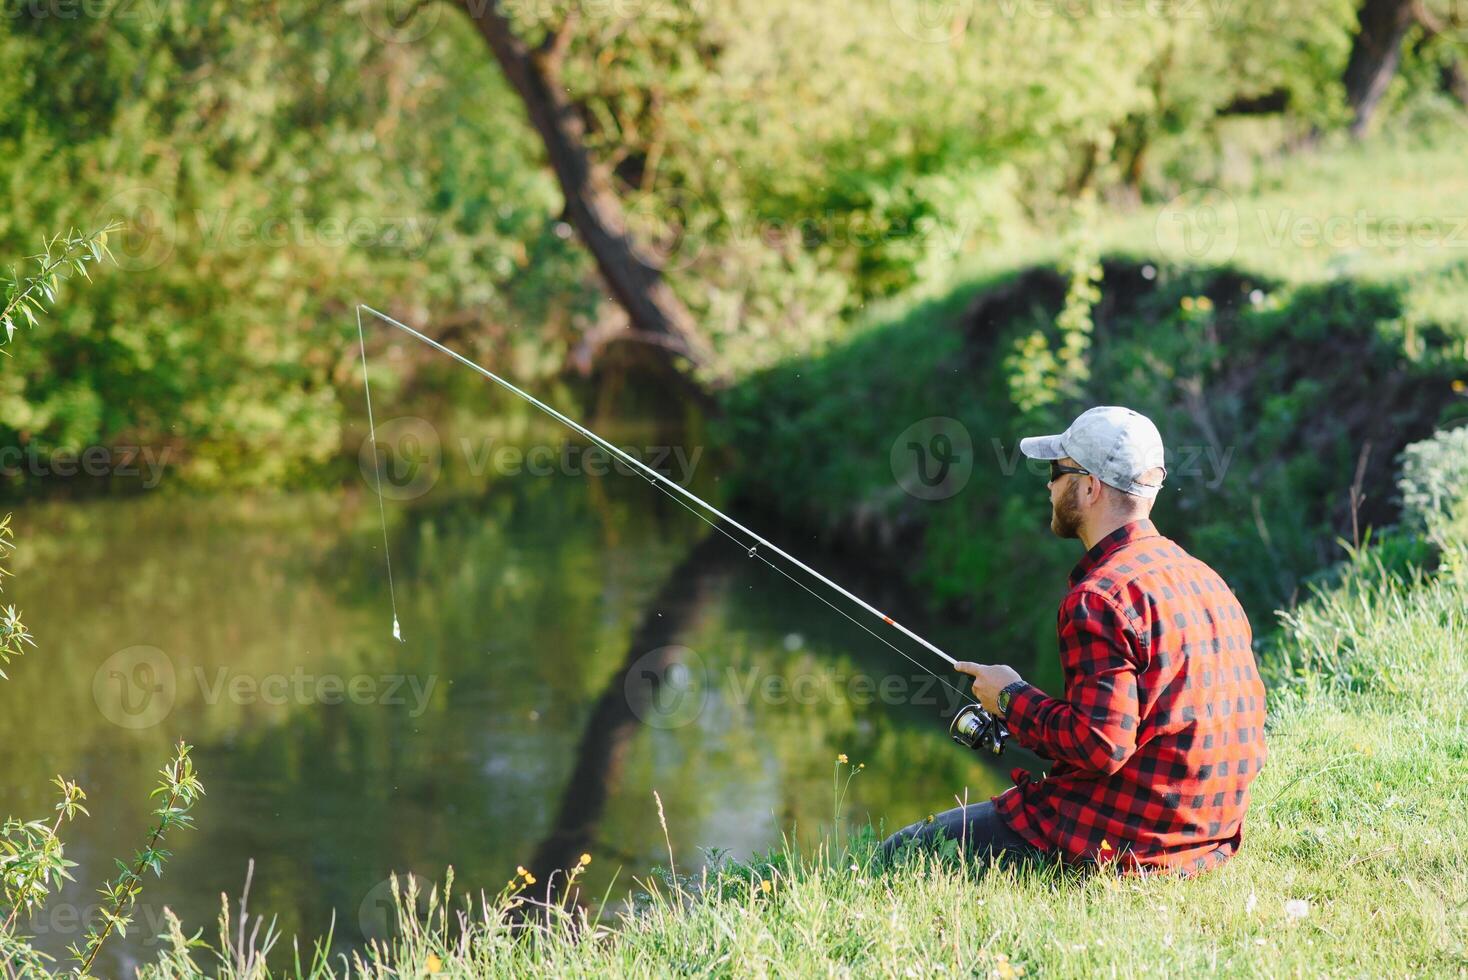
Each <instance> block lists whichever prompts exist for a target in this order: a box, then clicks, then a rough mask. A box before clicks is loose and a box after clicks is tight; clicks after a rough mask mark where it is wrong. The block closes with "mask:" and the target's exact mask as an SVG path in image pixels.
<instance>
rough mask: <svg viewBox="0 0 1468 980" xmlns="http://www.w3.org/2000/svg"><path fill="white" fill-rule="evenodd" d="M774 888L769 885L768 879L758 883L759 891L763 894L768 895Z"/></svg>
mask: <svg viewBox="0 0 1468 980" xmlns="http://www.w3.org/2000/svg"><path fill="white" fill-rule="evenodd" d="M774 887H775V886H774V885H772V884H770V879H768V878H765V879H763V880H762V881H760V883H759V890H760V891H762V892H764V893H765V894H769V893H770V891H771V890H772V889H773V888H774Z"/></svg>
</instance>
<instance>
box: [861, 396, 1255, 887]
mask: <svg viewBox="0 0 1468 980" xmlns="http://www.w3.org/2000/svg"><path fill="white" fill-rule="evenodd" d="M1019 445H1020V450H1021V451H1022V452H1023V453H1024V454H1025V455H1026V456H1028V457H1030V458H1031V459H1044V460H1049V461H1050V481H1049V484H1048V486H1049V490H1050V504H1051V517H1050V529H1051V530H1052V531H1054V532H1055V533H1056V534H1057V535H1059V536H1060V537H1062V538H1079V539H1080V540H1081V542H1082V544H1084V545H1085V546H1086V548H1087V551H1086V554H1085V556H1084V557H1082V558H1081V560H1080V563H1079V564H1078V565H1076V567H1075V569H1074V570H1073V571H1072V572H1071V573H1070V591H1069V592H1068V593H1067V594H1066V596H1065V599H1064V601H1062V602H1061V604H1060V615H1059V619H1058V624H1057V625H1058V631H1059V634H1060V661H1061V666H1062V668H1063V670H1064V676H1065V691H1064V695H1063V696H1062V697H1050V696H1049V695H1047V694H1046V693H1045V692H1043V691H1041V690H1040V689H1039V688H1037V687H1035V686H1034V685H1033V684H1029V683H1027V682H1026V681H1024V680H1022V679H1021V678H1020V676H1019V674H1018V673H1016V672H1015V671H1014V669H1013V668H1011V667H1007V666H1004V665H1003V664H989V665H986V664H974V663H960V664H958V665H957V669H958V670H960V671H962V672H964V673H966V674H971V675H972V676H973V678H974V681H973V693H974V697H975V698H977V699H978V701H979V703H980V704H981V705H982V706H983V707H984V708H986V709H987V710H989V711H991V712H993V713H994V714H996V715H999V716H1001V717H1003V718H1004V719H1005V723H1006V724H1007V725H1008V727H1009V730H1010V733H1011V734H1012V736H1013V737H1014V739H1015V740H1017V741H1018V742H1019V743H1020V744H1021V745H1023V746H1025V747H1026V748H1028V749H1031V750H1033V751H1034V752H1036V753H1037V754H1039V755H1041V756H1044V757H1045V758H1047V759H1053V760H1054V762H1055V764H1054V766H1053V767H1052V768H1051V769H1050V772H1049V773H1048V774H1047V775H1046V776H1045V777H1044V778H1042V779H1038V780H1035V779H1031V778H1030V776H1029V774H1028V773H1026V772H1024V771H1023V770H1019V769H1016V770H1015V771H1014V774H1013V778H1014V782H1015V785H1014V786H1013V787H1012V788H1010V789H1008V790H1006V791H1005V792H1003V793H1001V794H1000V795H999V796H996V797H994V799H993V800H991V801H989V802H986V803H976V804H973V805H971V806H966V807H959V808H957V809H953V810H949V811H947V812H946V813H942V814H939V815H938V816H936V817H929V818H928V819H927V820H925V821H919V822H918V823H915V824H912V825H911V826H909V827H906V828H904V829H903V830H901V831H899V832H898V833H896V834H894V835H892V837H890V838H888V840H887V841H886V843H885V844H884V845H883V848H884V852H885V853H886V854H887V855H888V856H891V855H892V854H893V852H895V851H896V850H897V848H898V846H899V845H900V844H902V843H904V842H906V841H917V842H931V841H934V840H936V839H939V838H940V837H945V836H946V837H951V838H953V839H955V840H958V841H959V842H960V846H961V847H962V848H963V850H964V851H965V852H967V853H974V854H979V855H983V856H986V857H993V856H996V855H998V854H1002V853H1016V854H1038V855H1042V856H1059V857H1060V858H1062V859H1064V860H1065V861H1067V862H1097V863H1100V862H1112V861H1115V862H1118V863H1119V864H1120V865H1121V866H1122V867H1124V868H1126V869H1129V870H1175V871H1181V872H1184V873H1193V872H1197V871H1202V870H1205V869H1207V868H1212V867H1215V866H1217V865H1218V864H1220V863H1222V862H1223V861H1225V860H1227V859H1228V858H1229V857H1230V856H1231V855H1233V853H1234V852H1235V851H1236V850H1238V847H1239V841H1240V840H1241V839H1242V836H1243V826H1244V812H1245V811H1246V810H1247V809H1248V805H1249V784H1250V783H1251V782H1253V780H1254V777H1255V776H1257V775H1258V774H1259V770H1260V768H1261V767H1262V766H1263V765H1264V756H1265V749H1264V686H1263V683H1262V682H1261V681H1260V678H1259V671H1258V667H1257V665H1256V664H1255V662H1254V654H1253V648H1252V643H1251V635H1250V630H1249V621H1248V619H1247V618H1246V617H1245V616H1244V610H1243V609H1242V608H1241V607H1240V606H1239V603H1238V601H1237V600H1236V599H1235V598H1234V595H1233V593H1232V592H1231V591H1230V590H1229V587H1228V585H1227V584H1226V583H1225V582H1224V581H1223V579H1221V578H1219V576H1218V574H1217V573H1216V572H1214V571H1213V570H1212V569H1211V568H1209V567H1208V566H1207V565H1205V564H1204V563H1203V562H1201V561H1198V560H1197V559H1196V558H1193V557H1192V556H1190V555H1188V554H1187V553H1186V552H1184V551H1183V549H1182V548H1180V547H1178V546H1177V545H1176V544H1175V543H1173V542H1172V541H1170V540H1168V539H1167V538H1164V537H1162V536H1161V535H1160V534H1158V533H1157V529H1156V528H1155V527H1153V525H1152V522H1151V521H1150V520H1148V519H1147V518H1148V515H1149V514H1150V513H1151V510H1152V504H1153V501H1154V500H1155V499H1156V497H1157V491H1158V490H1159V489H1161V485H1162V480H1163V477H1165V476H1166V470H1164V469H1163V468H1162V465H1161V463H1162V460H1163V448H1162V437H1161V436H1160V435H1159V434H1158V432H1157V428H1156V426H1154V425H1153V424H1152V422H1151V421H1150V420H1149V419H1147V418H1146V417H1145V416H1143V415H1139V414H1138V413H1136V412H1133V411H1131V410H1129V409H1125V408H1115V407H1103V408H1093V409H1091V410H1090V411H1088V412H1085V413H1084V414H1082V415H1081V416H1080V417H1079V418H1077V419H1076V420H1075V421H1074V422H1073V423H1071V426H1070V428H1068V429H1066V430H1065V432H1063V433H1061V434H1060V435H1055V436H1039V437H1035V438H1030V439H1024V440H1021V442H1020V444H1019Z"/></svg>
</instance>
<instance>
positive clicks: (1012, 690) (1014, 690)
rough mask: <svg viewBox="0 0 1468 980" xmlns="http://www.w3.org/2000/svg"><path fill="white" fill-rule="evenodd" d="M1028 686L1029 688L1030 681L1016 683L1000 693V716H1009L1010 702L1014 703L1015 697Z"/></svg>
mask: <svg viewBox="0 0 1468 980" xmlns="http://www.w3.org/2000/svg"><path fill="white" fill-rule="evenodd" d="M1028 686H1029V682H1028V681H1015V682H1014V683H1013V684H1011V685H1009V686H1008V687H1006V688H1005V689H1004V690H1002V691H1000V692H999V714H1000V715H1002V716H1008V714H1009V702H1011V701H1013V700H1014V696H1015V695H1016V694H1018V693H1019V692H1020V691H1022V690H1024V689H1025V688H1026V687H1028Z"/></svg>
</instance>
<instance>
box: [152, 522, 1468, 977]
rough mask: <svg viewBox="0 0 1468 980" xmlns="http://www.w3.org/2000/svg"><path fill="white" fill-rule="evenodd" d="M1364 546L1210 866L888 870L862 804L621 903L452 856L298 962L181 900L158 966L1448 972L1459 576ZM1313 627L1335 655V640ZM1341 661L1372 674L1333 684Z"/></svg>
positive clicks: (1283, 694)
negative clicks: (604, 904)
mask: <svg viewBox="0 0 1468 980" xmlns="http://www.w3.org/2000/svg"><path fill="white" fill-rule="evenodd" d="M1448 545H1449V546H1450V547H1455V548H1462V547H1463V545H1464V541H1463V539H1461V538H1459V539H1454V540H1452V541H1450V542H1448ZM1371 550H1372V549H1365V550H1363V551H1362V552H1361V553H1360V554H1358V555H1356V556H1354V557H1353V559H1352V560H1351V563H1350V564H1351V565H1352V566H1353V568H1354V570H1352V571H1347V572H1346V575H1347V578H1346V579H1345V580H1343V581H1341V582H1340V583H1339V584H1338V585H1336V586H1334V587H1331V588H1323V589H1322V590H1321V591H1320V593H1319V595H1318V596H1317V597H1316V598H1314V599H1312V600H1311V601H1310V602H1309V603H1307V604H1305V607H1302V609H1301V610H1300V611H1299V615H1297V616H1294V617H1291V618H1289V619H1287V621H1286V622H1285V624H1284V626H1283V629H1282V630H1281V633H1280V634H1279V637H1278V639H1277V642H1276V643H1275V644H1273V645H1271V646H1269V647H1267V648H1265V649H1264V650H1263V651H1262V653H1261V659H1262V661H1263V664H1264V666H1265V668H1266V669H1267V670H1268V671H1269V673H1270V674H1271V676H1272V678H1273V687H1272V690H1271V692H1270V702H1269V708H1270V725H1269V732H1268V738H1269V761H1268V763H1267V764H1266V765H1265V767H1264V770H1263V772H1262V773H1261V774H1260V776H1259V778H1258V779H1257V780H1256V781H1255V783H1254V784H1253V787H1252V791H1251V792H1252V803H1251V807H1250V811H1249V816H1248V821H1247V827H1246V830H1245V840H1244V845H1243V847H1242V849H1241V851H1240V853H1239V854H1238V856H1236V857H1234V858H1233V859H1232V860H1230V861H1229V862H1228V863H1227V864H1226V865H1224V866H1223V867H1222V868H1220V869H1218V870H1216V871H1212V872H1209V873H1208V874H1207V875H1204V876H1202V877H1199V878H1191V879H1184V878H1179V877H1175V876H1153V877H1148V878H1129V877H1124V876H1121V875H1119V874H1117V873H1116V872H1115V871H1114V870H1113V869H1098V870H1089V871H1088V870H1082V869H1074V868H1064V867H1058V866H1055V865H1050V864H1044V863H1036V862H1019V863H1008V862H1007V863H1004V864H1002V865H1000V866H999V867H998V868H995V869H992V870H982V871H981V870H978V869H976V868H975V867H973V866H972V865H969V864H966V863H965V862H963V861H962V860H960V859H958V858H957V856H956V854H955V853H954V851H955V850H956V848H955V847H954V846H953V845H952V844H951V843H950V845H949V846H948V847H946V848H944V849H941V850H939V851H938V852H936V853H932V854H921V855H915V856H914V858H915V859H914V860H912V861H910V862H907V863H904V864H903V865H902V866H900V867H898V868H897V869H895V870H888V871H884V870H883V869H882V868H881V867H880V865H879V863H878V862H877V860H876V849H877V842H878V840H879V839H880V838H879V836H878V835H877V834H875V833H874V832H873V831H872V829H871V828H870V827H869V826H864V827H862V828H861V829H860V830H858V831H857V832H856V833H854V834H851V835H849V836H848V837H847V838H846V842H845V844H844V845H843V844H841V843H840V842H839V839H836V838H834V837H832V838H827V840H826V841H825V842H824V843H823V844H821V845H819V846H816V847H814V848H811V849H801V848H799V847H797V846H796V845H795V844H794V843H791V842H787V843H786V844H785V845H784V846H783V847H780V848H777V849H776V850H774V851H773V852H771V853H769V854H765V855H755V856H753V857H750V858H749V859H747V860H742V861H729V860H725V859H722V858H723V856H722V855H715V856H714V860H713V861H711V862H710V866H709V867H708V868H707V870H706V871H704V872H702V873H700V874H694V875H690V874H686V873H684V874H678V873H675V872H674V871H673V869H672V868H671V867H670V868H669V869H668V871H666V872H665V873H663V874H662V875H659V876H657V877H655V878H654V879H653V880H651V881H648V882H646V883H644V888H643V891H642V894H641V895H640V897H639V899H638V900H637V901H636V902H635V903H632V904H631V905H630V906H628V907H624V908H622V909H621V910H619V911H617V912H615V913H613V914H612V915H610V916H607V915H605V913H606V911H607V910H606V909H605V908H602V909H600V910H599V911H600V912H601V913H603V914H602V915H597V914H595V912H596V911H598V910H593V911H583V910H578V909H575V908H568V907H567V906H566V905H564V904H558V903H556V902H546V903H541V904H534V903H529V902H528V900H527V902H526V904H525V905H520V906H516V905H515V904H514V903H515V902H516V901H517V900H520V899H521V898H522V889H521V888H520V887H518V886H519V885H520V882H521V880H522V879H521V878H519V877H517V878H516V879H515V880H514V881H512V882H511V883H510V884H509V885H507V886H506V887H505V888H504V889H502V890H501V891H500V892H499V893H498V894H497V895H496V896H495V897H493V898H489V897H484V896H481V897H480V899H479V900H478V901H472V900H465V899H463V898H460V899H458V900H457V901H456V900H455V899H454V898H453V891H452V890H453V877H452V869H451V870H450V875H449V878H448V881H447V882H446V884H445V886H444V887H443V888H442V889H439V888H438V887H436V886H435V887H434V888H433V889H432V890H431V892H430V894H429V895H428V896H427V897H426V900H425V898H424V896H422V895H421V893H419V892H418V891H417V887H416V883H415V882H413V881H412V880H411V879H410V880H409V883H408V885H407V887H405V888H400V887H398V883H397V882H396V881H394V888H393V895H394V902H395V906H396V909H397V925H398V928H397V934H396V936H395V937H394V938H393V939H392V940H391V941H390V942H388V943H386V944H381V943H380V944H375V945H374V946H373V947H372V948H371V949H369V950H368V951H366V952H365V953H361V954H358V955H357V956H355V957H354V958H352V959H350V960H341V959H338V960H335V961H333V960H330V959H328V958H327V957H326V956H324V955H323V954H322V949H323V944H322V943H320V942H318V943H316V944H315V950H316V952H315V955H314V956H313V957H312V958H311V959H310V960H309V961H308V962H301V961H300V960H297V961H296V962H292V963H280V964H277V965H276V966H275V967H274V968H271V967H270V966H269V965H268V964H267V963H266V961H265V957H264V955H263V953H264V952H265V947H266V946H267V945H268V944H269V943H271V942H273V941H274V937H273V935H272V936H269V937H267V940H268V942H267V943H259V944H256V943H247V944H243V948H242V944H241V942H240V939H239V938H238V937H243V936H244V935H245V934H246V930H245V929H244V928H243V925H241V927H240V928H239V929H238V930H236V929H232V928H231V921H230V918H229V915H228V906H227V905H226V906H225V913H224V915H222V916H221V919H220V930H219V932H220V939H219V944H218V946H217V947H213V948H210V947H207V946H205V944H204V943H202V942H201V941H200V940H199V938H198V937H197V936H194V937H189V936H188V935H187V934H186V933H185V931H184V929H183V926H182V924H181V923H180V922H179V921H178V919H176V918H173V917H171V916H170V919H169V923H170V928H169V932H168V934H167V935H166V936H165V940H166V942H167V947H166V948H165V949H164V950H163V951H162V953H161V954H160V956H159V959H158V961H157V962H156V963H153V964H149V965H148V966H146V967H144V969H143V971H142V975H143V976H144V977H146V978H152V980H173V978H184V977H194V976H198V975H201V974H203V973H206V972H207V973H208V974H209V975H214V976H219V977H222V978H226V980H263V978H266V977H270V976H294V977H310V978H321V980H324V978H329V977H331V978H335V977H367V976H381V975H384V974H387V973H389V972H390V973H392V974H393V975H405V976H423V975H437V974H442V975H445V976H454V977H523V976H565V975H578V976H583V975H593V976H614V977H621V976H629V977H630V976H645V975H647V974H648V973H649V972H668V971H669V970H670V969H671V970H676V971H679V972H684V973H689V974H700V975H702V974H709V973H715V974H730V975H736V976H744V975H769V974H779V975H796V976H814V975H830V974H840V975H845V974H857V975H884V976H885V975H912V974H917V975H946V974H950V973H953V972H955V971H959V972H962V973H964V974H968V975H979V974H982V975H985V976H997V977H1018V976H1098V975H1101V976H1112V975H1131V974H1136V973H1143V974H1147V975H1153V974H1156V975H1169V976H1170V975H1179V976H1192V975H1204V974H1206V975H1226V976H1273V975H1277V974H1282V975H1290V976H1294V975H1302V976H1305V975H1321V974H1329V975H1334V974H1345V975H1368V976H1384V975H1393V976H1394V975H1429V976H1433V975H1451V974H1452V973H1454V972H1455V971H1456V970H1457V969H1458V968H1459V966H1460V965H1461V963H1462V961H1463V955H1464V950H1465V941H1468V920H1465V918H1464V913H1465V909H1464V906H1463V903H1462V900H1461V895H1462V894H1463V893H1464V892H1465V890H1468V842H1465V840H1464V838H1463V835H1462V834H1461V833H1459V832H1458V827H1459V826H1460V824H1461V814H1462V808H1463V807H1464V806H1465V805H1468V759H1465V756H1464V753H1463V739H1462V735H1463V732H1462V704H1463V702H1464V699H1465V698H1468V669H1465V668H1468V664H1465V663H1464V657H1465V654H1464V651H1465V650H1468V623H1465V621H1464V618H1463V616H1462V609H1463V607H1464V604H1465V602H1468V579H1465V578H1464V577H1463V576H1462V575H1459V574H1457V573H1448V574H1438V575H1428V574H1426V573H1425V572H1424V571H1422V570H1421V569H1420V568H1419V569H1417V570H1416V571H1413V572H1409V573H1408V574H1406V575H1397V574H1394V573H1392V572H1390V571H1383V569H1384V567H1385V566H1387V565H1389V564H1390V562H1388V561H1381V562H1379V561H1377V560H1376V559H1375V558H1374V557H1372V556H1371V555H1369V554H1368V553H1367V552H1369V551H1371ZM1363 597H1364V598H1363ZM1321 644H1333V645H1334V646H1333V647H1332V649H1334V650H1337V651H1339V652H1340V653H1341V654H1342V655H1341V656H1340V657H1338V658H1336V661H1335V662H1334V663H1332V662H1331V661H1330V660H1328V659H1325V658H1322V657H1321V656H1320V655H1319V651H1320V649H1321ZM1307 665H1308V666H1307ZM1338 668H1345V669H1346V671H1347V672H1348V673H1349V674H1350V675H1352V676H1353V677H1355V678H1356V681H1355V682H1352V683H1348V684H1342V683H1340V680H1341V677H1342V675H1341V674H1339V673H1338V672H1337V670H1338ZM1404 704H1406V705H1410V710H1403V705H1404ZM856 765H859V764H856ZM854 768H855V766H854V765H853V766H851V768H849V769H847V770H846V771H845V773H844V776H845V777H847V778H845V779H842V778H841V777H842V776H843V771H842V767H841V765H839V764H838V767H837V769H836V775H837V780H838V781H837V782H836V784H835V786H834V787H833V795H834V796H835V797H836V798H837V799H840V798H841V797H842V795H843V794H844V793H845V792H847V790H848V789H849V788H850V787H851V786H852V785H853V784H852V783H851V781H850V779H849V777H850V775H851V769H854ZM855 785H856V786H860V783H857V784H855ZM516 913H519V914H516ZM1368 920H1369V921H1370V922H1372V923H1373V924H1374V925H1373V928H1371V929H1364V930H1363V929H1361V928H1360V924H1361V923H1362V922H1363V921H1368ZM456 923H457V924H456ZM1383 937H1389V939H1390V941H1383Z"/></svg>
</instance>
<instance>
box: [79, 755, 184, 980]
mask: <svg viewBox="0 0 1468 980" xmlns="http://www.w3.org/2000/svg"><path fill="white" fill-rule="evenodd" d="M189 749H190V746H188V745H186V744H184V743H183V742H179V743H178V747H177V749H176V750H175V754H174V757H173V759H172V760H171V761H170V762H169V763H168V765H166V766H164V767H163V768H162V769H160V770H159V771H158V788H157V789H155V790H153V794H152V795H153V797H154V798H155V799H156V798H161V799H162V801H163V803H162V805H161V806H160V807H158V809H156V810H154V811H153V813H154V815H155V816H157V818H158V822H157V823H156V824H154V825H153V829H152V831H151V832H149V834H148V841H147V843H146V844H145V845H144V846H143V848H142V849H141V850H139V851H138V852H137V853H136V854H134V855H133V860H132V864H131V865H130V866H129V865H128V864H124V863H123V862H121V861H118V862H117V867H118V869H119V871H118V875H117V877H116V878H115V879H113V880H112V881H109V882H107V883H106V884H104V885H103V886H102V887H101V888H99V889H98V890H97V891H98V894H100V895H101V896H102V902H103V903H102V905H100V906H99V907H98V909H97V919H96V921H94V922H93V923H92V924H91V925H90V926H89V927H88V929H87V934H86V936H85V937H84V938H83V940H82V942H81V943H80V944H79V945H72V946H71V947H70V949H71V955H72V957H73V958H74V959H75V960H76V962H77V963H78V967H77V969H76V975H77V976H78V977H88V976H90V975H91V974H90V971H91V968H92V964H93V963H95V962H96V960H97V954H98V953H99V952H101V950H102V944H103V943H105V942H106V941H107V937H108V936H110V935H112V933H113V932H116V933H117V934H118V935H119V936H125V935H127V927H128V926H129V925H131V924H132V910H133V906H134V905H136V904H137V900H138V895H139V894H141V893H142V890H143V880H144V879H143V876H144V875H145V874H146V873H147V872H149V871H151V872H153V874H154V876H155V877H160V878H161V877H162V876H163V862H165V861H167V860H168V858H169V856H170V853H171V852H169V851H168V850H167V849H165V848H164V847H163V846H162V845H163V841H164V839H165V837H166V835H167V834H168V833H169V832H170V831H172V830H175V829H179V830H182V829H185V828H188V827H192V826H193V825H194V818H193V817H192V816H190V815H189V811H190V810H192V809H193V807H194V804H195V803H197V802H198V800H199V797H201V796H203V795H204V784H203V783H202V782H200V781H199V777H198V774H197V773H195V772H194V763H193V760H192V759H190V758H189Z"/></svg>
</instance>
